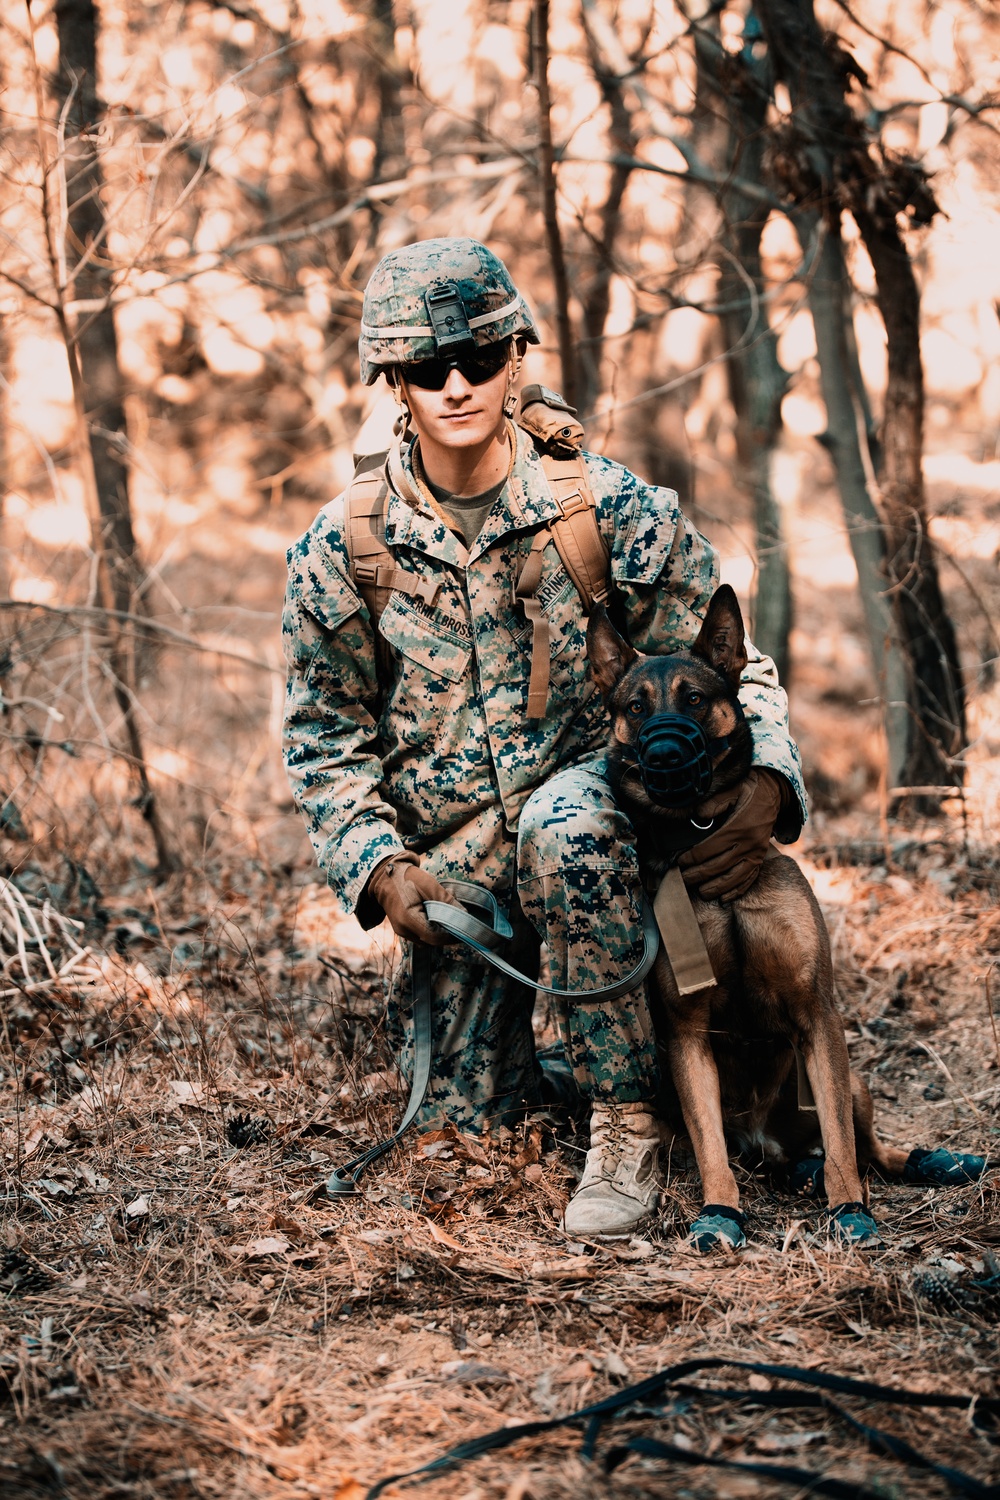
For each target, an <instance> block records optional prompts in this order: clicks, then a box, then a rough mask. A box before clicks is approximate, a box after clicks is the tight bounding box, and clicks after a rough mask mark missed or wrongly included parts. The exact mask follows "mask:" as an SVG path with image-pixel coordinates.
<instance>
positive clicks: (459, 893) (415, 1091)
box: [326, 880, 660, 1198]
mask: <svg viewBox="0 0 1000 1500" xmlns="http://www.w3.org/2000/svg"><path fill="white" fill-rule="evenodd" d="M441 883H442V885H443V886H444V887H445V889H446V890H447V891H448V892H449V893H450V894H451V895H453V896H454V897H456V899H457V900H458V901H460V902H461V903H462V905H461V906H452V905H450V903H449V902H447V901H425V902H424V910H425V912H426V913H427V919H428V921H429V922H432V923H433V924H434V925H435V926H436V927H439V928H440V929H441V930H442V931H443V932H447V933H448V935H449V936H450V937H453V938H454V939H455V940H456V941H457V942H459V943H464V944H465V946H466V947H467V948H471V949H473V950H474V951H475V952H476V953H478V954H480V955H481V957H482V958H484V959H485V960H486V962H487V963H488V964H490V965H492V967H493V968H494V969H498V970H499V971H500V973H501V974H505V975H506V976H507V978H508V979H513V980H516V981H517V983H519V984H525V985H527V986H528V987H529V988H531V989H536V990H541V992H542V994H543V995H552V996H554V997H555V998H556V999H557V1000H576V1001H581V1002H583V1003H585V1004H593V1003H595V1002H597V1001H600V1000H614V999H616V998H617V997H618V996H619V995H626V994H628V992H629V991H630V990H634V989H635V987H636V985H638V984H641V983H642V981H643V980H644V979H645V977H646V975H647V974H648V973H649V971H650V969H651V968H652V967H653V963H654V961H655V959H656V950H657V948H658V947H659V942H660V934H659V930H658V928H657V925H656V918H655V917H654V915H653V912H652V909H651V907H650V905H649V903H648V901H646V900H645V898H643V903H642V957H641V958H640V960H639V962H638V963H637V964H636V966H635V968H634V969H632V970H631V972H630V973H628V974H626V975H625V978H624V979H620V980H618V982H617V983H616V984H605V985H602V986H601V987H600V988H599V989H596V990H557V989H553V988H552V987H551V986H549V985H545V984H539V983H538V980H537V979H533V978H532V977H531V975H530V974H522V973H521V971H520V969H515V968H514V966H513V964H509V963H507V961H506V959H503V958H501V957H500V956H499V954H498V953H497V952H496V951H495V950H496V949H497V948H498V947H499V946H500V944H501V943H503V942H506V941H507V940H508V939H509V938H511V937H513V935H514V929H513V928H512V927H511V925H510V922H509V920H508V918H507V916H506V914H505V913H504V912H503V911H502V910H501V908H500V905H499V903H498V901H497V899H496V897H495V896H494V895H493V893H492V891H488V890H486V889H485V888H484V887H483V886H481V885H474V884H473V883H472V881H469V880H444V881H442V882H441ZM468 907H473V908H474V909H475V911H476V912H479V913H481V914H482V915H481V916H474V915H473V913H472V912H470V911H469V910H467V908H468ZM483 917H485V918H486V920H483ZM431 977H432V975H431V949H430V947H429V946H428V945H427V944H426V943H414V945H413V1081H412V1083H411V1085H410V1097H409V1100H408V1102H407V1105H406V1111H405V1113H404V1115H403V1118H402V1120H401V1121H400V1122H399V1125H398V1126H397V1128H396V1130H395V1131H394V1132H393V1133H392V1135H390V1136H388V1137H387V1138H386V1139H385V1140H384V1141H379V1142H377V1143H376V1145H374V1146H369V1148H368V1150H367V1151H362V1152H361V1153H360V1155H358V1156H355V1157H353V1158H352V1159H351V1160H350V1161H349V1162H346V1163H345V1164H344V1166H342V1167H335V1168H334V1169H333V1171H332V1172H331V1173H330V1176H329V1177H328V1178H327V1180H326V1192H327V1197H329V1198H356V1197H358V1195H359V1194H360V1192H361V1189H360V1187H359V1186H358V1181H359V1179H360V1178H361V1176H362V1175H363V1173H365V1172H366V1171H367V1170H368V1168H369V1167H370V1166H371V1165H372V1163H373V1162H376V1161H378V1160H379V1159H380V1157H383V1156H385V1155H387V1154H388V1152H390V1151H392V1150H393V1149H394V1148H395V1147H396V1146H398V1145H399V1143H400V1141H401V1140H402V1138H403V1136H404V1135H405V1134H406V1132H407V1131H408V1130H409V1128H410V1126H411V1125H412V1124H413V1122H414V1120H415V1119H416V1117H417V1115H418V1114H419V1112H420V1106H421V1105H422V1104H423V1102H424V1099H425V1097H426V1094H427V1089H428V1087H429V1085H430V1080H431V1062H432V1058H433V1015H432V1006H431Z"/></svg>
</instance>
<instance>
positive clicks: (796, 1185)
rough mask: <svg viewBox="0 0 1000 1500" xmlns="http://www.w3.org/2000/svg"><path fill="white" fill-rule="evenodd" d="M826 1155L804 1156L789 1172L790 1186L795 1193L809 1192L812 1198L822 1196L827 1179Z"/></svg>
mask: <svg viewBox="0 0 1000 1500" xmlns="http://www.w3.org/2000/svg"><path fill="white" fill-rule="evenodd" d="M825 1161H826V1158H825V1157H824V1156H804V1157H803V1158H802V1160H801V1161H797V1162H796V1163H795V1165H794V1167H793V1168H792V1169H791V1171H790V1172H789V1174H788V1186H789V1189H790V1191H791V1192H793V1193H807V1194H808V1195H809V1197H810V1198H822V1196H823V1193H824V1190H825V1187H826V1179H825V1174H824V1171H823V1164H824V1162H825Z"/></svg>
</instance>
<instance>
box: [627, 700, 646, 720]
mask: <svg viewBox="0 0 1000 1500" xmlns="http://www.w3.org/2000/svg"><path fill="white" fill-rule="evenodd" d="M645 707H646V705H645V703H643V701H642V699H641V698H633V699H631V700H630V702H629V703H628V705H627V707H626V709H625V712H626V713H627V714H628V716H629V718H630V719H637V718H638V717H639V715H640V714H641V713H642V711H643V709H644V708H645Z"/></svg>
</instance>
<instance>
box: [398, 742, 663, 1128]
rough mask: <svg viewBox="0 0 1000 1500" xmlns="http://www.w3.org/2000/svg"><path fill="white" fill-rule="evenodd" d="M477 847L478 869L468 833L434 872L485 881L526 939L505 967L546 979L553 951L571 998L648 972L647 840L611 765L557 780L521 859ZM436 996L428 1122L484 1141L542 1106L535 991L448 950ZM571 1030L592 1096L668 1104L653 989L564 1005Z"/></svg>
mask: <svg viewBox="0 0 1000 1500" xmlns="http://www.w3.org/2000/svg"><path fill="white" fill-rule="evenodd" d="M472 843H474V844H475V848H474V849H473V848H471V847H470V851H469V852H470V854H472V856H473V857H472V858H471V859H470V860H469V862H468V863H466V864H465V865H463V863H462V838H461V833H460V832H459V834H457V835H452V836H451V837H450V838H448V839H447V840H445V841H444V842H443V843H442V844H441V845H438V846H437V847H436V848H435V849H433V850H430V851H428V852H427V854H426V855H425V857H424V860H423V863H424V865H425V866H426V868H427V869H428V870H430V871H432V872H433V873H434V874H435V875H436V876H437V877H438V878H439V879H448V878H456V877H457V878H461V879H466V880H473V881H476V882H478V883H480V884H483V885H486V886H487V887H488V888H489V889H491V890H492V891H493V893H494V895H495V896H496V897H497V899H498V900H499V901H500V903H501V905H502V906H505V907H507V908H508V910H509V915H510V918H511V923H512V926H513V928H514V938H513V940H512V941H511V943H509V944H508V946H507V948H506V950H505V953H504V956H505V957H506V958H507V959H508V961H509V962H510V963H512V964H513V965H514V966H515V967H516V968H518V969H520V970H521V971H522V973H525V974H529V975H531V976H532V977H533V978H534V977H537V975H538V969H539V950H540V944H541V943H542V942H544V943H545V946H546V949H547V952H548V959H549V970H550V983H551V984H552V985H553V986H554V987H556V988H558V989H574V990H589V989H594V988H597V987H599V986H602V985H607V984H612V983H615V982H616V981H617V980H619V979H620V978H621V977H622V976H623V975H625V974H627V973H628V972H629V970H630V969H631V968H633V967H634V966H635V965H636V964H637V963H638V962H639V959H640V957H641V954H642V933H641V928H640V909H641V893H640V884H639V874H638V869H637V865H636V857H635V833H634V831H633V829H632V826H631V824H630V823H629V821H628V819H627V818H626V817H625V816H624V814H622V813H621V812H619V810H618V808H617V807H616V806H615V803H614V799H613V797H612V795H611V789H610V786H609V784H608V780H607V775H606V768H605V760H604V756H603V755H599V756H594V757H591V758H590V759H589V760H586V761H583V762H581V763H579V764H577V765H574V766H571V767H569V768H567V769H566V770H564V771H559V772H557V774H556V775H554V776H552V777H551V778H550V779H549V780H548V781H546V782H545V783H544V784H543V785H542V786H540V787H538V788H537V790H536V791H534V792H533V793H532V795H531V797H530V798H529V799H528V801H527V803H526V804H525V806H524V809H523V811H522V813H521V817H520V824H519V830H518V837H517V845H516V849H515V846H514V842H513V840H512V839H511V838H510V837H509V836H507V837H504V835H503V834H502V832H501V831H500V830H499V828H498V830H497V836H496V839H495V841H494V845H493V847H492V848H484V847H483V841H482V837H481V833H480V836H479V837H478V838H477V839H476V840H475V841H470V844H472ZM411 956H412V949H411V948H410V946H409V945H408V951H407V954H406V958H405V961H404V964H403V965H402V966H401V969H400V971H399V973H398V974H397V976H396V978H395V980H394V982H393V984H392V987H391V993H390V1021H391V1022H392V1023H394V1024H393V1025H392V1030H393V1031H395V1032H396V1034H397V1035H400V1033H401V1035H400V1040H401V1041H402V1044H403V1045H402V1067H403V1074H404V1077H406V1078H407V1079H409V1077H410V1075H411V1073H412V1038H411V1036H410V1034H409V1033H410V1029H411V1028H410V1027H409V1025H408V1024H407V1022H408V1013H409V997H410V994H411V984H412V977H411V966H410V960H411ZM432 984H433V1016H434V1024H433V1052H434V1056H433V1066H432V1070H431V1085H430V1088H429V1090H428V1094H427V1100H426V1102H425V1105H424V1108H423V1111H422V1115H421V1121H422V1123H423V1124H424V1125H425V1126H430V1125H433V1124H440V1123H441V1122H442V1121H443V1120H450V1121H452V1122H453V1123H454V1124H456V1125H458V1126H459V1127H460V1128H461V1129H464V1130H481V1129H483V1128H484V1126H485V1125H487V1124H489V1123H491V1122H492V1123H502V1122H504V1121H505V1120H510V1119H513V1118H516V1117H518V1116H521V1115H523V1113H524V1111H525V1110H526V1109H530V1108H532V1107H537V1106H538V1105H539V1104H540V1103H541V1102H542V1097H541V1093H540V1086H541V1081H542V1075H541V1069H540V1067H539V1064H538V1061H537V1059H536V1056H535V1044H534V1034H533V1030H532V1021H531V1018H532V1011H533V1008H534V1001H535V991H534V988H533V987H532V986H531V985H527V984H520V983H515V982H513V981H511V980H508V979H506V978H505V977H504V976H503V975H502V974H499V973H497V971H496V970H495V969H492V968H490V967H489V966H488V965H486V964H484V963H483V962H482V961H481V960H480V959H479V958H478V956H477V955H476V954H475V953H473V952H471V951H470V950H469V949H467V948H464V947H461V946H459V945H457V944H456V945H449V946H448V947H446V948H438V949H435V950H434V969H433V980H432ZM553 1003H554V1004H555V1003H556V1002H553ZM558 1023H559V1030H560V1034H561V1036H562V1038H563V1041H564V1044H565V1048H566V1052H567V1055H568V1058H569V1061H570V1064H571V1066H572V1069H573V1075H574V1078H575V1080H576V1083H577V1085H578V1087H579V1089H580V1091H581V1092H582V1093H583V1094H584V1096H585V1097H587V1098H590V1099H595V1100H600V1099H616V1100H618V1101H620V1102H622V1103H628V1102H632V1101H638V1100H651V1099H653V1098H654V1097H655V1095H656V1093H657V1090H658V1087H659V1070H658V1066H657V1058H656V1044H655V1037H654V1033H653V1027H652V1023H651V1020H650V1013H649V1007H648V1004H647V1000H646V993H645V988H644V986H642V985H640V986H639V987H638V988H637V989H635V990H633V991H632V992H631V993H629V994H627V995H622V996H620V997H619V998H618V999H617V1000H611V1001H603V1002H599V1003H596V1004H593V1005H588V1004H585V1003H582V1002H579V1001H572V1000H570V1001H560V1002H558Z"/></svg>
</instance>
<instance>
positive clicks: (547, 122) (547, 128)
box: [534, 0, 576, 406]
mask: <svg viewBox="0 0 1000 1500" xmlns="http://www.w3.org/2000/svg"><path fill="white" fill-rule="evenodd" d="M534 23H535V34H534V43H535V72H536V80H535V81H536V86H537V89H538V130H539V136H540V138H541V144H540V148H539V162H538V178H539V183H540V185H541V189H542V218H543V220H544V223H545V241H546V244H547V246H548V251H549V262H550V265H551V267H552V286H553V291H554V292H555V303H556V337H557V339H558V341H559V364H560V366H561V373H562V393H563V396H564V397H565V399H566V400H567V401H568V402H569V404H570V406H575V405H576V360H575V356H574V351H573V327H572V324H571V322H570V316H569V278H568V276H567V274H566V256H565V254H564V251H563V242H562V234H561V233H560V230H559V216H558V214H557V212H556V174H555V155H554V152H553V148H552V113H551V103H550V100H549V0H535V9H534Z"/></svg>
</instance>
